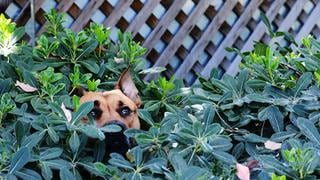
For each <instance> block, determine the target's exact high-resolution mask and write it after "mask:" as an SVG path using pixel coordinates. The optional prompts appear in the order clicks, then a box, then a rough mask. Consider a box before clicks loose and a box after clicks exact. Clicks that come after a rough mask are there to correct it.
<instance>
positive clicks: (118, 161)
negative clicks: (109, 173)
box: [109, 153, 134, 170]
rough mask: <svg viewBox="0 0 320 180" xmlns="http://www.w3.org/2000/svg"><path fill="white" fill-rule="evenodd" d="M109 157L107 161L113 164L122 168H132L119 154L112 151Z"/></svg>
mask: <svg viewBox="0 0 320 180" xmlns="http://www.w3.org/2000/svg"><path fill="white" fill-rule="evenodd" d="M110 157H111V159H110V160H109V163H110V164H111V165H113V166H116V167H120V168H124V169H126V170H134V168H133V167H132V165H131V164H130V163H129V162H128V161H127V160H126V159H124V158H123V157H122V156H121V155H120V154H116V153H112V154H110Z"/></svg>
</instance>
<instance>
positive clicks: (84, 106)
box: [71, 101, 93, 124]
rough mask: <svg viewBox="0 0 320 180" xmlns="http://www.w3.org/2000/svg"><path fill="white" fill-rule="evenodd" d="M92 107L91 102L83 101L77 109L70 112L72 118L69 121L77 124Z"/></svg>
mask: <svg viewBox="0 0 320 180" xmlns="http://www.w3.org/2000/svg"><path fill="white" fill-rule="evenodd" d="M92 108H93V102H92V101H90V102H85V103H83V104H81V106H80V107H79V109H78V111H77V112H75V113H72V120H71V123H72V124H77V122H78V121H79V120H80V119H81V118H83V117H84V116H86V115H87V114H88V113H89V112H90V111H91V110H92Z"/></svg>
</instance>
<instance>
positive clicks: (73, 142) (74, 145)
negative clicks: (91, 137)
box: [69, 131, 80, 153]
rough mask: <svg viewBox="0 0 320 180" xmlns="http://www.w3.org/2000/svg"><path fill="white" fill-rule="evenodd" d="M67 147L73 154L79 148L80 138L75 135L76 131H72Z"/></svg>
mask: <svg viewBox="0 0 320 180" xmlns="http://www.w3.org/2000/svg"><path fill="white" fill-rule="evenodd" d="M69 146H70V148H71V151H72V152H73V153H76V152H77V151H78V149H79V146H80V138H79V136H78V134H77V132H76V131H73V133H72V135H71V137H70V139H69Z"/></svg>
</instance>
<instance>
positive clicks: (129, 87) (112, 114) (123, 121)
mask: <svg viewBox="0 0 320 180" xmlns="http://www.w3.org/2000/svg"><path fill="white" fill-rule="evenodd" d="M88 101H93V102H94V108H93V109H92V111H91V112H90V114H91V115H92V117H93V118H94V119H95V121H96V124H97V126H98V127H102V126H105V125H107V124H117V125H119V126H121V127H122V129H127V128H136V129H140V122H139V118H138V114H137V111H138V108H139V106H140V105H141V99H140V96H139V94H138V89H137V87H136V86H135V84H134V82H133V80H132V76H131V73H130V70H129V69H127V70H126V71H124V72H123V73H122V75H121V76H120V79H119V80H118V83H117V84H116V86H115V88H114V90H111V91H105V92H83V96H82V97H81V98H80V104H81V103H84V102H88Z"/></svg>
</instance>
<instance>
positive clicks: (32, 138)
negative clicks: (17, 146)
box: [21, 131, 45, 149]
mask: <svg viewBox="0 0 320 180" xmlns="http://www.w3.org/2000/svg"><path fill="white" fill-rule="evenodd" d="M44 135H45V132H44V131H38V132H35V133H33V134H31V135H29V136H28V137H26V138H25V139H24V140H23V142H22V144H21V146H26V147H28V148H30V149H31V148H33V147H34V146H36V145H38V143H39V141H41V139H42V138H43V136H44Z"/></svg>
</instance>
